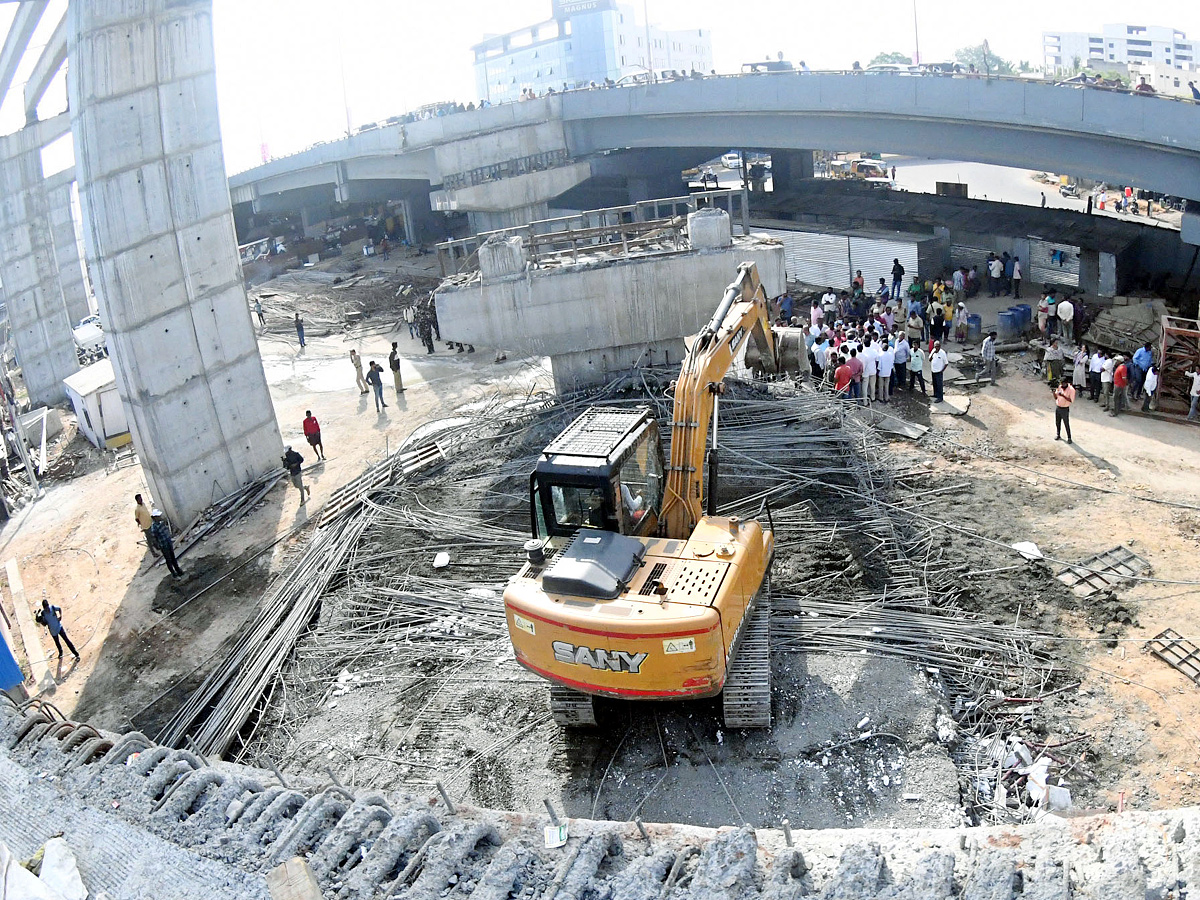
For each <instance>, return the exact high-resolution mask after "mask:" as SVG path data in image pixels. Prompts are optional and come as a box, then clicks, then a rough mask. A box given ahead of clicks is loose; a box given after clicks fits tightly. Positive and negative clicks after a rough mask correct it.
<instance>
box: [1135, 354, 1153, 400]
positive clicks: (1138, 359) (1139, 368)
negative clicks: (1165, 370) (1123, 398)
mask: <svg viewBox="0 0 1200 900" xmlns="http://www.w3.org/2000/svg"><path fill="white" fill-rule="evenodd" d="M1153 346H1154V345H1153V344H1150V343H1145V344H1143V345H1142V346H1140V347H1138V348H1137V350H1135V351H1134V352H1133V371H1132V372H1130V373H1129V375H1130V378H1129V396H1130V398H1131V399H1133V400H1140V399H1141V398H1142V384H1143V383H1144V382H1145V380H1146V373H1147V372H1149V371H1150V364H1151V363H1152V362H1154V349H1153Z"/></svg>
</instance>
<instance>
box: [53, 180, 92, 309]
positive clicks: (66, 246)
mask: <svg viewBox="0 0 1200 900" xmlns="http://www.w3.org/2000/svg"><path fill="white" fill-rule="evenodd" d="M74 174H75V173H74V171H70V172H68V173H67V177H64V178H61V179H59V178H57V176H56V177H52V178H50V179H48V180H47V190H46V197H47V200H48V202H49V205H50V231H51V234H52V235H53V237H54V262H55V265H56V266H57V267H58V283H59V287H60V288H61V289H62V299H63V305H64V306H65V307H66V310H67V317H68V318H69V319H70V321H71V322H72V323H75V322H78V321H79V320H80V319H83V318H86V317H87V316H89V315H91V312H92V308H91V304H90V303H89V301H88V289H87V280H86V278H85V274H84V269H83V257H82V256H81V255H80V252H79V238H78V236H77V234H76V231H75V216H74V214H73V212H72V210H71V205H72V204H71V195H72V190H71V188H72V185H74V183H75V177H74Z"/></svg>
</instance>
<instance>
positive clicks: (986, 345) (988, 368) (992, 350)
mask: <svg viewBox="0 0 1200 900" xmlns="http://www.w3.org/2000/svg"><path fill="white" fill-rule="evenodd" d="M980 352H981V353H982V354H983V374H984V375H985V376H987V378H988V379H989V380H990V381H991V382H992V383H993V384H994V383H995V382H996V332H994V331H989V332H988V336H987V337H985V338H984V339H983V347H982V348H981V350H980Z"/></svg>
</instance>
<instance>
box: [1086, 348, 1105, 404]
mask: <svg viewBox="0 0 1200 900" xmlns="http://www.w3.org/2000/svg"><path fill="white" fill-rule="evenodd" d="M1104 360H1105V353H1104V351H1103V350H1097V351H1096V352H1095V353H1093V354H1092V358H1091V359H1090V360H1089V361H1088V399H1089V400H1091V401H1092V402H1095V401H1096V399H1097V398H1098V397H1099V396H1100V373H1101V372H1103V371H1104Z"/></svg>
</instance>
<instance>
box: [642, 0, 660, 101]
mask: <svg viewBox="0 0 1200 900" xmlns="http://www.w3.org/2000/svg"><path fill="white" fill-rule="evenodd" d="M642 18H643V19H645V20H646V71H648V72H649V73H650V81H651V82H654V81H656V80H657V79H656V78H655V77H654V53H653V51H652V49H651V45H650V0H642Z"/></svg>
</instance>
